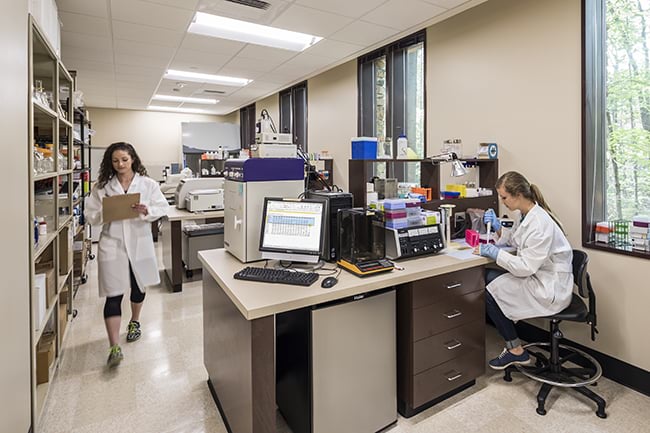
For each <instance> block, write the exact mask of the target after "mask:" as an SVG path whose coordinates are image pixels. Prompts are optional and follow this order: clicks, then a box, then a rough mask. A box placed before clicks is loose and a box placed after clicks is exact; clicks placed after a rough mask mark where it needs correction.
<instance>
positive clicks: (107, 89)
mask: <svg viewBox="0 0 650 433" xmlns="http://www.w3.org/2000/svg"><path fill="white" fill-rule="evenodd" d="M83 92H84V98H112V97H115V87H113V86H108V85H105V86H99V87H98V86H95V87H93V88H92V89H86V90H83Z"/></svg>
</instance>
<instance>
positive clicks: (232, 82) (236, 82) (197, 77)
mask: <svg viewBox="0 0 650 433" xmlns="http://www.w3.org/2000/svg"><path fill="white" fill-rule="evenodd" d="M164 78H166V79H168V80H186V81H194V82H196V83H211V84H220V85H222V86H238V87H242V86H245V85H247V84H248V83H250V82H251V81H253V80H249V79H248V78H236V77H226V76H224V75H211V74H201V73H199V72H188V71H176V70H174V69H169V70H168V71H167V72H165V77H164Z"/></svg>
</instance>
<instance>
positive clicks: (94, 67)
mask: <svg viewBox="0 0 650 433" xmlns="http://www.w3.org/2000/svg"><path fill="white" fill-rule="evenodd" d="M63 63H64V64H65V67H66V68H67V69H68V70H77V71H84V70H89V71H98V72H106V71H112V70H113V63H103V62H91V61H88V60H80V59H70V61H69V62H66V61H65V58H64V61H63Z"/></svg>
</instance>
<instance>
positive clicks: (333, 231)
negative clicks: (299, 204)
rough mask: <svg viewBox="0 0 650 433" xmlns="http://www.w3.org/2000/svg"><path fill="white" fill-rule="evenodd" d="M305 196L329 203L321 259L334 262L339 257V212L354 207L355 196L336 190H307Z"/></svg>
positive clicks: (326, 211)
mask: <svg viewBox="0 0 650 433" xmlns="http://www.w3.org/2000/svg"><path fill="white" fill-rule="evenodd" d="M305 198H311V199H316V200H324V201H325V202H326V203H327V208H326V210H325V213H326V215H327V221H326V224H325V244H324V245H323V254H321V259H323V260H325V261H328V262H333V261H336V260H337V259H338V258H339V234H338V233H339V231H338V224H337V222H336V221H337V219H336V218H337V217H336V215H337V213H338V211H339V209H349V208H351V207H353V202H352V200H353V196H352V194H351V193H349V192H336V191H307V193H306V194H305Z"/></svg>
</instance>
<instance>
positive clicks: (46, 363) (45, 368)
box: [36, 333, 56, 385]
mask: <svg viewBox="0 0 650 433" xmlns="http://www.w3.org/2000/svg"><path fill="white" fill-rule="evenodd" d="M54 337H55V334H54V333H49V334H43V336H42V337H41V340H40V341H39V343H38V349H37V351H36V383H37V384H39V385H40V384H41V383H46V382H48V381H49V380H50V365H52V361H54V352H55V350H56V345H55V343H54Z"/></svg>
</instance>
